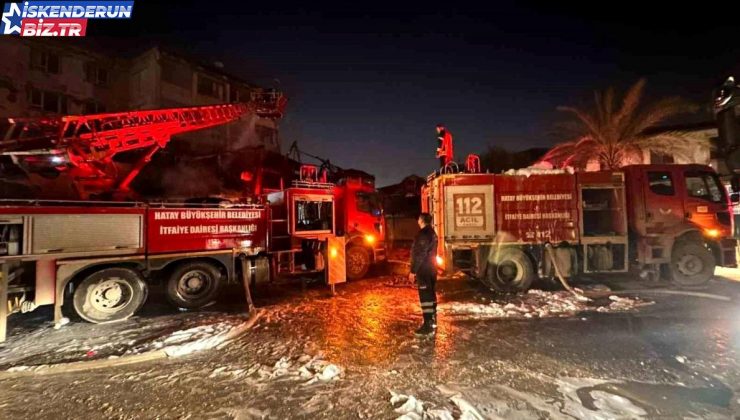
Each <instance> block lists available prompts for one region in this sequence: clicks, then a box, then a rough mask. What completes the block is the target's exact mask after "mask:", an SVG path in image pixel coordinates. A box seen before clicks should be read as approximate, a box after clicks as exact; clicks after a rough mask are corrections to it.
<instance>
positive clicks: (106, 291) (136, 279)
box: [72, 268, 147, 324]
mask: <svg viewBox="0 0 740 420" xmlns="http://www.w3.org/2000/svg"><path fill="white" fill-rule="evenodd" d="M146 297H147V285H146V283H144V280H143V279H142V278H141V276H140V275H139V273H137V272H136V271H134V270H131V269H128V268H106V269H103V270H100V271H96V272H95V273H93V274H90V275H89V276H87V277H85V279H84V280H82V282H80V283H79V284H78V285H77V287H76V288H75V291H74V295H73V297H72V302H73V304H74V309H75V312H77V315H79V316H80V317H81V318H82V319H84V320H86V321H90V322H93V323H96V324H98V323H102V322H111V321H120V320H122V319H126V318H128V317H130V316H131V315H133V314H135V313H136V311H138V310H139V309H140V308H141V307H142V306H143V305H144V301H145V300H146Z"/></svg>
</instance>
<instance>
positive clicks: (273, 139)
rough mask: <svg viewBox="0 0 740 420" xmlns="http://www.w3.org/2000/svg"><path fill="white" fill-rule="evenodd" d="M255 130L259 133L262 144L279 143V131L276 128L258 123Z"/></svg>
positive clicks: (273, 144) (271, 145) (273, 145)
mask: <svg viewBox="0 0 740 420" xmlns="http://www.w3.org/2000/svg"><path fill="white" fill-rule="evenodd" d="M254 131H255V133H256V134H257V138H258V139H259V142H260V144H262V145H264V146H267V147H275V146H277V145H278V131H277V130H276V129H274V128H272V127H265V126H264V125H256V126H255V127H254Z"/></svg>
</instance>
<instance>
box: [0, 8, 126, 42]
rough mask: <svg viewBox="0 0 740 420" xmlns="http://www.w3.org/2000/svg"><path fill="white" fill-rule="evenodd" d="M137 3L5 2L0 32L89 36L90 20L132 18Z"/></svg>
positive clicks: (31, 34)
mask: <svg viewBox="0 0 740 420" xmlns="http://www.w3.org/2000/svg"><path fill="white" fill-rule="evenodd" d="M133 11H134V2H133V1H26V2H23V3H5V7H4V8H3V15H2V24H1V25H0V33H2V35H20V36H85V33H86V32H87V21H88V19H130V18H131V14H132V13H133Z"/></svg>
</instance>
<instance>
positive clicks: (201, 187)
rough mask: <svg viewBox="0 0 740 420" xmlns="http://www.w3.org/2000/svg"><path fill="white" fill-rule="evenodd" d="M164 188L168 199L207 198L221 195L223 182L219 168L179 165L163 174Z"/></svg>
mask: <svg viewBox="0 0 740 420" xmlns="http://www.w3.org/2000/svg"><path fill="white" fill-rule="evenodd" d="M162 187H163V189H164V192H165V196H167V197H172V198H174V197H207V196H214V195H219V194H221V193H222V192H223V191H222V180H221V179H220V177H219V174H218V171H217V167H216V166H215V165H214V166H204V165H201V164H200V163H199V162H190V164H189V165H186V164H183V163H181V164H179V165H177V166H174V167H170V168H167V169H166V170H165V171H164V173H163V174H162Z"/></svg>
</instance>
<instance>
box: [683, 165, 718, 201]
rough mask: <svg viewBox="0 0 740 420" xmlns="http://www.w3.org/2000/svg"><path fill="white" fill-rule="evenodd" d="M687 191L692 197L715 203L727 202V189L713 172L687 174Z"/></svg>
mask: <svg viewBox="0 0 740 420" xmlns="http://www.w3.org/2000/svg"><path fill="white" fill-rule="evenodd" d="M686 190H687V191H688V193H689V195H690V196H691V197H696V198H701V199H703V200H707V201H711V202H713V203H722V202H725V201H726V200H727V198H726V197H725V189H724V187H723V186H722V184H720V182H719V178H717V175H715V174H713V173H711V172H686Z"/></svg>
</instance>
